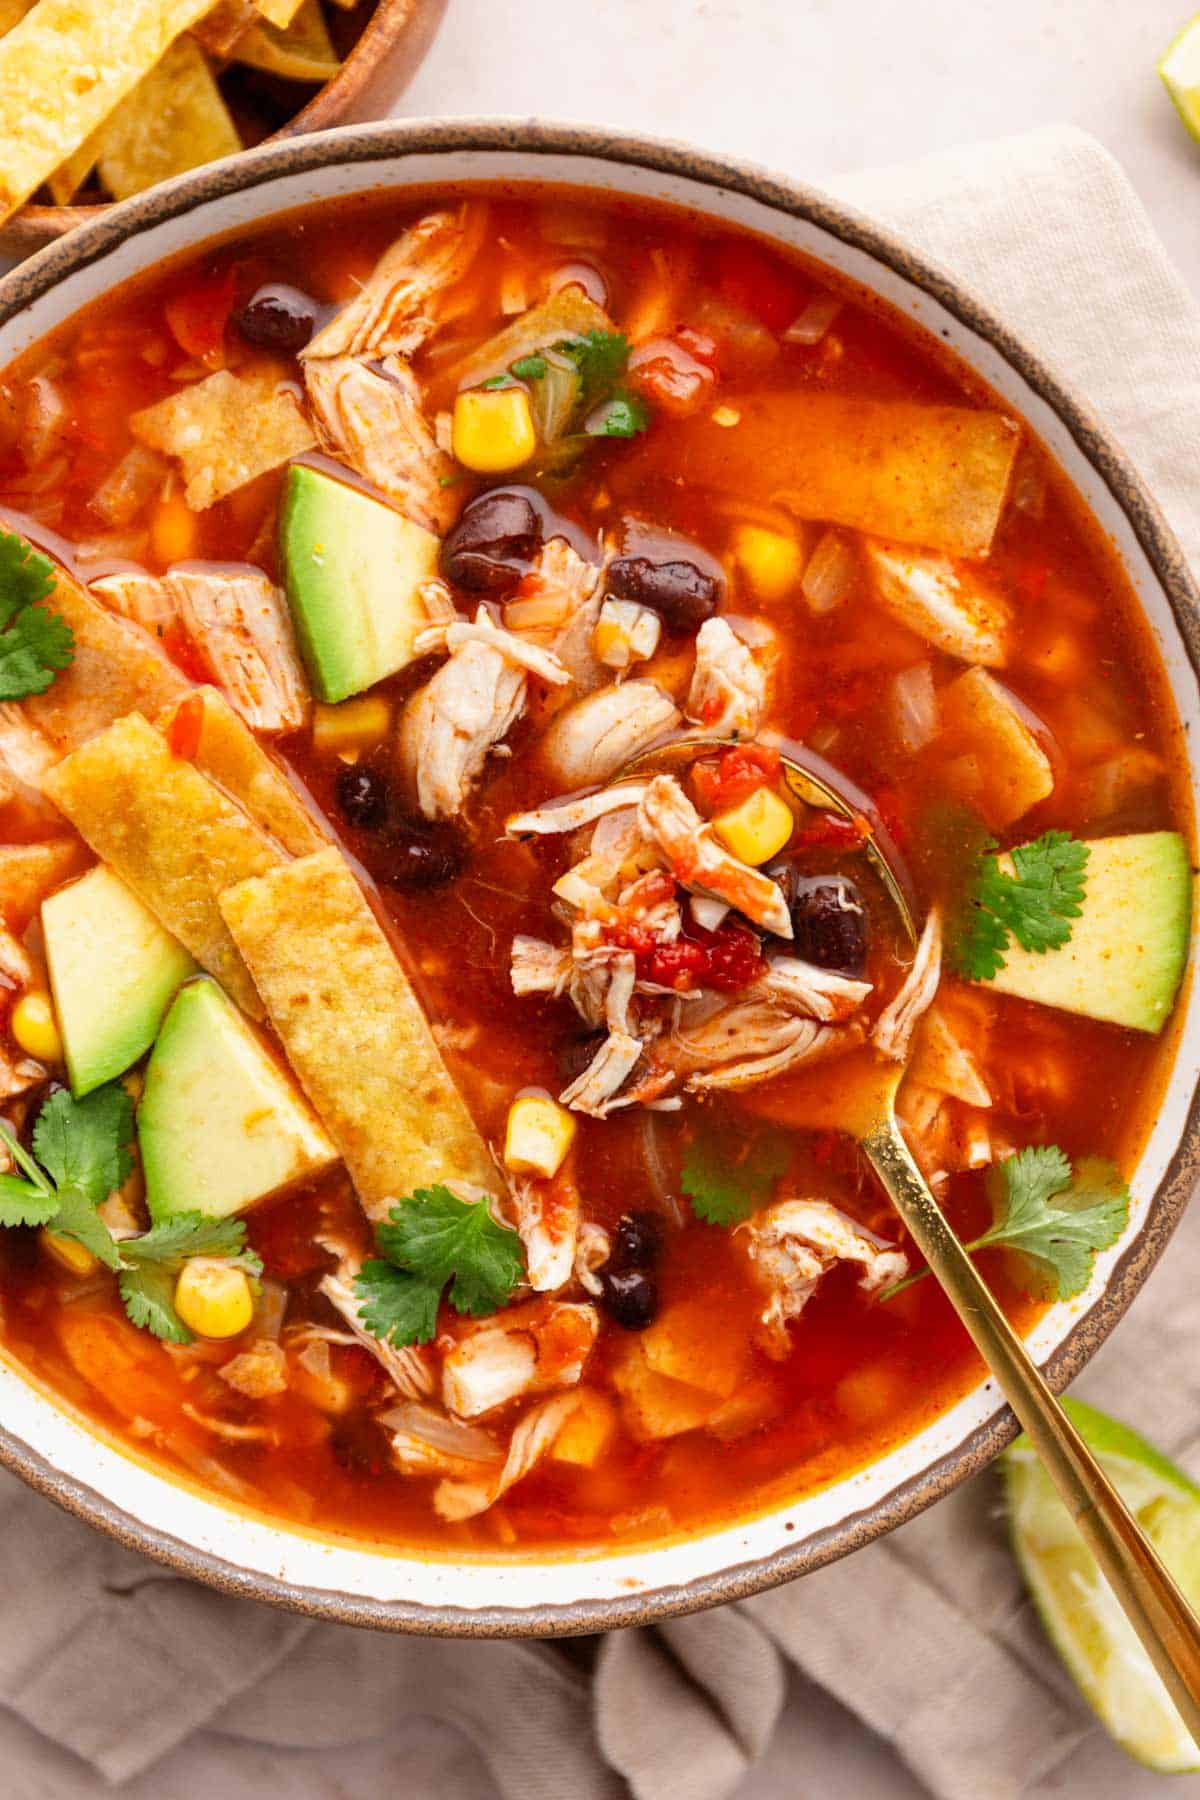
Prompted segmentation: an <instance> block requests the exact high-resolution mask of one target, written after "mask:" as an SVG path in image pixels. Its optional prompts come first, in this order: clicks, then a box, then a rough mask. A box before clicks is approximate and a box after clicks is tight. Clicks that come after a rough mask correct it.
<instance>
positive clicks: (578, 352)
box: [554, 331, 629, 409]
mask: <svg viewBox="0 0 1200 1800" xmlns="http://www.w3.org/2000/svg"><path fill="white" fill-rule="evenodd" d="M554 348H555V349H556V350H557V351H558V352H559V353H560V355H562V356H565V357H566V358H567V359H568V361H570V362H573V363H574V364H575V367H576V368H577V369H578V371H579V384H580V389H579V399H580V404H581V406H583V407H584V408H585V409H587V408H590V407H593V406H595V404H596V402H597V401H598V400H602V399H603V398H604V397H605V395H606V394H611V393H612V391H613V389H614V388H615V387H616V385H617V383H618V381H619V380H620V379H621V376H622V375H623V374H624V372H625V364H626V363H627V362H628V361H629V339H628V338H627V337H623V336H622V335H621V333H620V332H619V331H587V332H585V333H584V334H583V336H582V337H577V338H564V339H563V340H562V342H561V343H558V344H555V346H554Z"/></svg>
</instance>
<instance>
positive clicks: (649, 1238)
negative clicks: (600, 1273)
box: [605, 1212, 662, 1270]
mask: <svg viewBox="0 0 1200 1800" xmlns="http://www.w3.org/2000/svg"><path fill="white" fill-rule="evenodd" d="M661 1245H662V1220H661V1219H660V1218H659V1216H658V1214H657V1213H652V1212H634V1213H626V1214H625V1216H624V1218H622V1219H619V1220H618V1221H617V1226H616V1229H615V1231H614V1232H613V1234H612V1250H611V1252H610V1254H609V1258H608V1262H607V1264H606V1265H605V1266H606V1267H607V1268H609V1269H613V1270H616V1269H622V1270H624V1269H649V1268H652V1267H653V1265H654V1262H655V1260H656V1258H657V1256H658V1252H659V1249H660V1247H661Z"/></svg>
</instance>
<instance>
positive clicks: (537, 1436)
mask: <svg viewBox="0 0 1200 1800" xmlns="http://www.w3.org/2000/svg"><path fill="white" fill-rule="evenodd" d="M578 1404H579V1401H578V1397H577V1396H576V1395H574V1394H559V1395H557V1396H556V1397H555V1398H554V1399H552V1400H546V1401H543V1402H542V1404H541V1405H540V1406H535V1407H533V1408H532V1409H531V1411H529V1412H527V1413H526V1414H525V1417H524V1418H523V1419H522V1420H521V1422H520V1424H519V1425H518V1426H517V1428H516V1430H515V1431H514V1432H513V1434H512V1438H511V1440H510V1441H509V1446H508V1455H507V1457H506V1458H505V1462H504V1467H503V1468H502V1469H501V1471H500V1473H499V1475H497V1476H495V1477H494V1478H492V1479H490V1480H487V1481H442V1482H440V1483H439V1484H438V1486H437V1488H436V1489H435V1491H434V1496H433V1505H434V1510H435V1512H436V1513H437V1515H438V1517H439V1518H442V1519H448V1520H451V1521H457V1520H461V1519H473V1518H475V1517H476V1516H477V1515H478V1514H479V1513H481V1512H486V1511H487V1509H488V1507H489V1506H494V1505H495V1503H496V1501H497V1500H499V1498H500V1496H501V1495H502V1494H506V1493H507V1492H508V1490H509V1488H510V1487H513V1486H514V1485H515V1484H516V1483H517V1482H518V1481H522V1480H524V1478H525V1476H526V1475H528V1474H529V1472H530V1470H531V1469H533V1468H534V1467H536V1465H537V1464H538V1463H539V1462H540V1461H541V1460H542V1458H543V1456H545V1455H546V1453H547V1451H548V1450H550V1449H551V1448H552V1446H553V1444H554V1440H555V1438H556V1437H557V1436H558V1434H559V1432H560V1431H561V1430H562V1428H563V1426H564V1425H565V1424H566V1422H567V1420H568V1419H569V1418H570V1416H571V1414H572V1413H573V1412H574V1411H575V1409H576V1407H577V1406H578Z"/></svg>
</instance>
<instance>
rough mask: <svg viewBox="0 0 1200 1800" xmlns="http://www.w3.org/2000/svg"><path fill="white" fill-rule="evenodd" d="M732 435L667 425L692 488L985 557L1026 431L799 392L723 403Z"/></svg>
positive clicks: (971, 413)
mask: <svg viewBox="0 0 1200 1800" xmlns="http://www.w3.org/2000/svg"><path fill="white" fill-rule="evenodd" d="M722 400H723V403H724V404H725V405H727V406H728V407H729V408H731V409H732V410H733V411H735V412H737V413H738V414H739V415H740V416H739V420H738V423H737V424H736V425H735V426H733V427H732V428H725V427H722V426H721V425H720V424H714V423H713V421H712V420H711V419H710V418H708V417H707V416H697V417H695V418H693V419H689V420H686V421H681V422H679V423H678V424H676V425H675V426H673V427H672V426H670V425H668V426H667V429H668V430H672V429H673V430H674V431H675V432H676V434H677V442H676V452H677V466H678V468H679V470H680V473H681V475H682V478H683V480H684V481H686V482H687V483H688V485H689V486H692V487H720V488H726V489H727V488H729V487H730V486H731V485H732V486H733V488H734V489H735V491H737V492H739V493H744V494H748V495H753V496H754V498H755V499H757V500H763V499H767V498H770V499H772V500H774V501H775V502H776V503H777V504H779V505H782V506H786V507H788V508H789V509H790V510H791V511H792V512H795V513H798V514H799V516H800V517H801V518H803V519H823V520H826V521H828V522H829V523H831V524H834V525H848V526H850V527H852V528H853V529H854V530H857V531H866V532H869V533H870V534H871V536H872V537H881V538H893V539H896V540H897V541H899V542H900V543H904V544H923V545H925V546H926V547H927V548H928V549H931V550H944V551H946V553H947V554H948V555H951V556H986V555H987V553H988V551H989V549H990V548H991V543H992V538H993V536H994V535H995V531H996V527H997V525H998V524H999V522H1000V515H1001V512H1002V511H1003V509H1004V503H1005V501H1006V500H1007V498H1008V490H1009V484H1010V482H1011V480H1012V472H1013V465H1014V463H1015V461H1016V456H1017V451H1018V450H1019V449H1020V447H1021V433H1020V431H1019V429H1018V427H1017V426H1016V424H1015V423H1014V422H1013V420H1011V419H1007V418H1005V417H1004V415H1003V414H1002V413H998V412H985V411H983V410H981V409H979V408H975V407H966V406H924V405H916V404H913V403H912V402H910V401H900V400H864V399H859V398H857V397H854V396H851V395H845V394H822V393H815V392H809V391H805V390H798V391H794V392H791V393H786V394H753V395H741V396H739V395H736V394H733V395H730V396H728V398H726V397H725V396H722Z"/></svg>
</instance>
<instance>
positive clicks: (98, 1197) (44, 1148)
mask: <svg viewBox="0 0 1200 1800" xmlns="http://www.w3.org/2000/svg"><path fill="white" fill-rule="evenodd" d="M132 1142H133V1102H132V1101H131V1100H130V1098H129V1095H128V1094H127V1093H126V1092H125V1090H124V1088H123V1087H122V1086H121V1085H120V1083H119V1082H115V1081H114V1082H109V1083H108V1085H107V1086H105V1087H100V1088H96V1089H95V1090H94V1091H93V1092H92V1093H90V1094H87V1095H85V1096H84V1098H83V1099H82V1100H75V1099H73V1098H72V1097H71V1095H70V1094H69V1093H68V1092H67V1090H66V1088H60V1089H59V1090H58V1092H57V1093H56V1094H52V1095H51V1096H50V1098H49V1100H47V1102H46V1104H45V1106H43V1108H42V1110H41V1112H40V1113H39V1114H38V1121H37V1124H36V1125H35V1126H34V1130H33V1150H34V1155H35V1156H36V1157H37V1159H38V1161H39V1162H40V1163H41V1165H42V1167H43V1169H45V1171H46V1173H47V1174H48V1175H49V1176H50V1178H51V1180H52V1181H53V1182H54V1184H55V1186H56V1187H57V1188H58V1189H59V1190H60V1191H61V1190H62V1189H64V1188H73V1189H75V1190H76V1191H77V1192H78V1193H79V1194H80V1195H82V1197H83V1198H84V1199H85V1200H87V1201H89V1202H90V1203H91V1205H92V1206H99V1204H100V1202H101V1201H102V1200H107V1198H108V1196H109V1195H110V1194H111V1193H112V1192H113V1190H114V1189H115V1188H119V1187H120V1185H121V1183H122V1182H123V1181H124V1180H125V1179H126V1178H127V1176H128V1175H129V1173H130V1171H131V1170H132V1168H133V1155H132V1152H131V1149H130V1146H131V1144H132Z"/></svg>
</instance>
